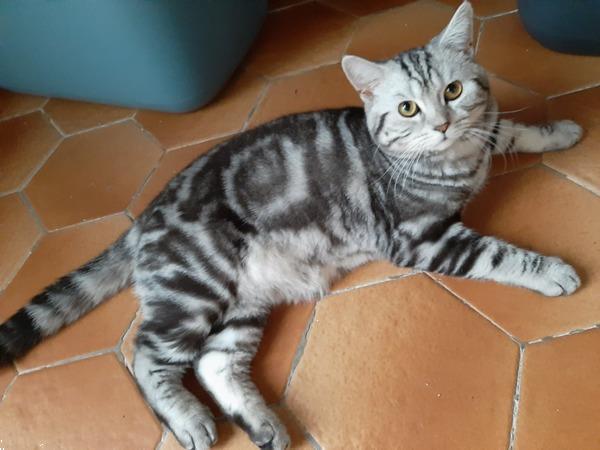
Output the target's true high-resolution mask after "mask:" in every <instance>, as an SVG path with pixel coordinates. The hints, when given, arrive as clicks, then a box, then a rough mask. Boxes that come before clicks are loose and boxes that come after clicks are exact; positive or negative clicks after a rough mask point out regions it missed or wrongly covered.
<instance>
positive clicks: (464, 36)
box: [431, 0, 473, 53]
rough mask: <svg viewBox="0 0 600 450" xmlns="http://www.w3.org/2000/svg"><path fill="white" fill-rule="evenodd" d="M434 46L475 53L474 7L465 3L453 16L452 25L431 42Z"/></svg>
mask: <svg viewBox="0 0 600 450" xmlns="http://www.w3.org/2000/svg"><path fill="white" fill-rule="evenodd" d="M431 43H432V44H433V45H440V46H443V47H450V48H454V49H456V50H460V51H463V52H467V53H472V52H473V46H472V44H473V7H472V6H471V3H469V2H468V1H466V0H465V1H464V2H463V3H462V4H461V5H460V6H459V7H458V9H457V10H456V12H455V13H454V16H452V19H451V20H450V23H449V24H448V25H447V26H446V28H444V31H442V32H441V33H440V34H439V35H437V36H436V37H434V38H433V39H432V41H431Z"/></svg>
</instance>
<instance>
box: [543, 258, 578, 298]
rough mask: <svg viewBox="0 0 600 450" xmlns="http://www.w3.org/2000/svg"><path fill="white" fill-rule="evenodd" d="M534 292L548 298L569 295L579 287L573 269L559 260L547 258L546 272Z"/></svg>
mask: <svg viewBox="0 0 600 450" xmlns="http://www.w3.org/2000/svg"><path fill="white" fill-rule="evenodd" d="M539 281H540V283H539V285H538V286H537V288H536V290H537V291H539V292H540V293H542V294H543V295H545V296H548V297H557V296H559V295H570V294H572V293H573V292H575V291H576V290H577V289H578V288H579V286H581V280H580V279H579V275H577V272H575V269H573V267H571V266H570V265H568V264H566V263H565V262H563V261H562V260H561V259H560V258H548V260H547V266H546V270H545V271H544V274H543V276H542V277H541V278H540V280H539Z"/></svg>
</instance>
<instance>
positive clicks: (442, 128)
mask: <svg viewBox="0 0 600 450" xmlns="http://www.w3.org/2000/svg"><path fill="white" fill-rule="evenodd" d="M449 126H450V122H444V123H443V124H441V125H438V126H436V127H433V128H434V129H435V130H436V131H439V132H440V133H445V132H446V130H447V129H448V127H449Z"/></svg>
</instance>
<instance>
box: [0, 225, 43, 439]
mask: <svg viewBox="0 0 600 450" xmlns="http://www.w3.org/2000/svg"><path fill="white" fill-rule="evenodd" d="M44 236H45V235H44V234H40V235H39V236H38V237H37V238H36V239H35V241H34V242H33V244H32V245H31V248H30V249H29V251H28V252H27V254H26V255H25V256H24V257H23V260H22V261H19V262H18V263H17V265H16V266H15V268H14V269H13V271H12V272H11V273H9V274H8V276H7V277H6V280H5V282H4V283H2V284H1V285H0V294H2V293H3V292H4V290H5V289H6V288H7V287H8V286H9V285H10V283H12V282H13V280H14V279H15V277H16V276H17V274H18V273H19V271H20V270H21V269H22V268H23V266H24V265H25V263H26V262H27V260H28V259H29V257H30V256H31V254H32V253H33V252H34V251H35V249H37V248H38V246H39V245H40V242H42V238H43V237H44ZM0 450H1V449H0Z"/></svg>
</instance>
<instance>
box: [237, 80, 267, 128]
mask: <svg viewBox="0 0 600 450" xmlns="http://www.w3.org/2000/svg"><path fill="white" fill-rule="evenodd" d="M264 79H265V84H264V86H263V87H262V89H261V90H260V92H259V93H258V96H257V97H256V101H255V102H254V106H253V107H252V108H251V109H250V112H249V113H248V115H247V116H246V120H245V121H244V124H243V125H242V129H241V130H240V132H244V131H246V130H247V129H248V126H249V125H250V122H251V121H252V117H254V114H255V113H256V112H257V111H258V110H259V109H260V107H261V106H262V104H263V102H264V100H265V98H266V97H267V93H268V92H269V91H270V90H271V86H272V85H273V82H272V81H271V80H269V79H268V78H264Z"/></svg>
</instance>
